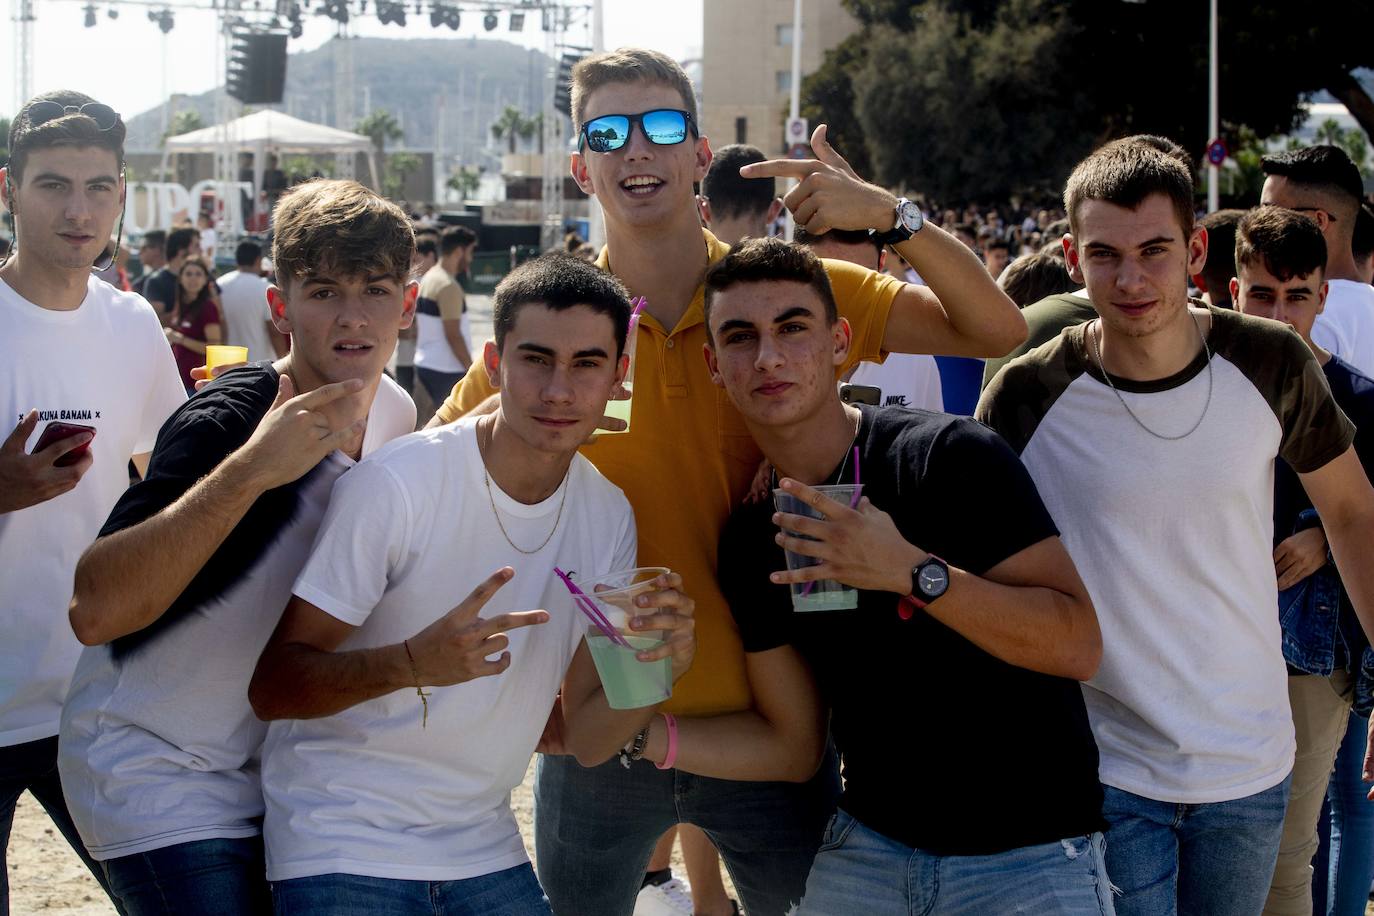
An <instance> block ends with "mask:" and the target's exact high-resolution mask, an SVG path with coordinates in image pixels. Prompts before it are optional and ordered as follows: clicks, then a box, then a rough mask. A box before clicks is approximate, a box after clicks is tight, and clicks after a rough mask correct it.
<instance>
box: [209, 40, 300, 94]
mask: <svg viewBox="0 0 1374 916" xmlns="http://www.w3.org/2000/svg"><path fill="white" fill-rule="evenodd" d="M224 88H225V91H226V92H227V93H228V94H229V96H230V97H231V98H235V99H238V100H239V101H240V102H243V103H244V104H245V105H276V104H278V103H280V102H281V100H282V94H283V93H284V92H285V91H286V35H284V34H278V33H272V32H236V33H234V47H233V50H232V51H231V52H230V54H229V69H228V72H227V73H226V74H225V80H224Z"/></svg>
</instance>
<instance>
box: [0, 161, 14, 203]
mask: <svg viewBox="0 0 1374 916" xmlns="http://www.w3.org/2000/svg"><path fill="white" fill-rule="evenodd" d="M0 203H3V204H4V205H5V209H6V210H9V211H10V212H11V213H13V212H14V203H15V201H14V185H12V184H10V170H9V167H8V166H6V167H5V168H3V169H0Z"/></svg>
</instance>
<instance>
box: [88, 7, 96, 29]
mask: <svg viewBox="0 0 1374 916" xmlns="http://www.w3.org/2000/svg"><path fill="white" fill-rule="evenodd" d="M86 28H88V29H93V28H95V4H94V3H87V4H86Z"/></svg>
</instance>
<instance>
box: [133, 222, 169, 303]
mask: <svg viewBox="0 0 1374 916" xmlns="http://www.w3.org/2000/svg"><path fill="white" fill-rule="evenodd" d="M166 247H167V233H166V232H165V231H163V230H162V229H149V230H148V231H147V232H145V233H143V238H142V239H141V240H139V243H138V276H137V277H134V279H133V280H132V281H130V284H129V288H130V289H131V290H132V291H133V292H136V293H138V294H139V295H140V296H143V297H144V298H145V299H146V298H147V296H146V295H144V292H143V284H145V283H147V282H148V278H149V277H151V276H152V275H153V274H155V273H157V272H158V271H159V270H161V269H162V265H164V264H166V263H167V253H166Z"/></svg>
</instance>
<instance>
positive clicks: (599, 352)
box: [515, 343, 610, 359]
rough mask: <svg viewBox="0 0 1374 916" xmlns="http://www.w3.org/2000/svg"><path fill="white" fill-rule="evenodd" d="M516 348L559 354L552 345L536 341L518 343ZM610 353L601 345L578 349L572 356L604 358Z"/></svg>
mask: <svg viewBox="0 0 1374 916" xmlns="http://www.w3.org/2000/svg"><path fill="white" fill-rule="evenodd" d="M515 349H517V350H524V351H525V352H527V353H538V354H539V355H540V356H549V357H554V356H557V355H558V354H557V353H556V352H554V350H553V348H552V347H545V346H541V345H540V344H536V343H522V344H516V346H515ZM609 355H610V354H608V353H607V352H606V351H605V350H603V349H602V348H600V347H590V348H588V349H586V350H578V351H577V352H576V353H574V354H573V355H572V358H573V359H589V358H593V357H598V356H599V357H601V358H602V359H606V358H607V357H608V356H609Z"/></svg>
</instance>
